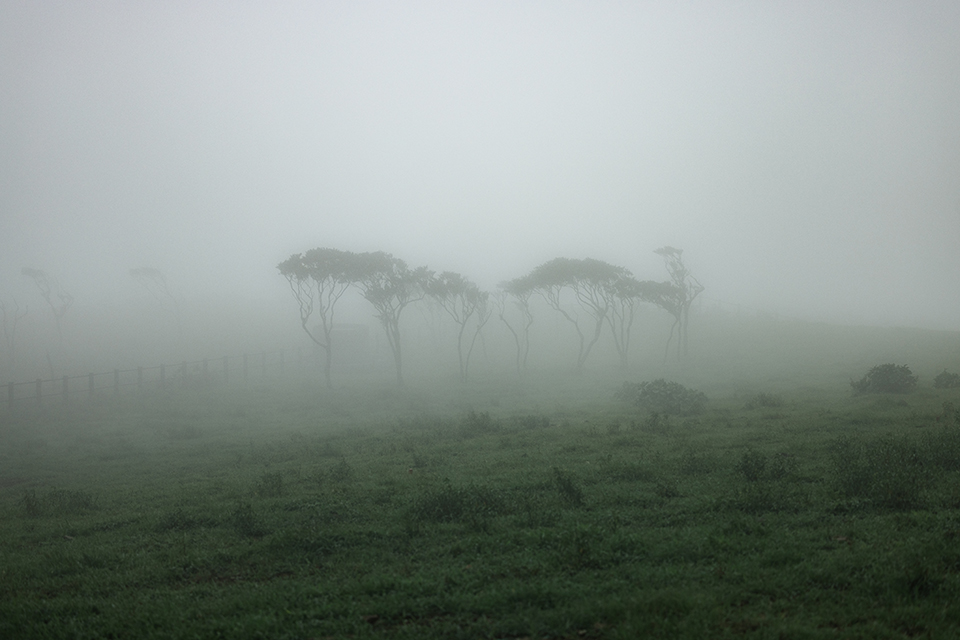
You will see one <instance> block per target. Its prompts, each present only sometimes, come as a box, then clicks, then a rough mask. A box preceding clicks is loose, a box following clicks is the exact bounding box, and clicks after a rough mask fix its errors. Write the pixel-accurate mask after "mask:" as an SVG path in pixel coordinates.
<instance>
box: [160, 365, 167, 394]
mask: <svg viewBox="0 0 960 640" xmlns="http://www.w3.org/2000/svg"><path fill="white" fill-rule="evenodd" d="M160 388H161V389H166V388H167V365H165V364H162V365H160Z"/></svg>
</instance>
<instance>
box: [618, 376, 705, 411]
mask: <svg viewBox="0 0 960 640" xmlns="http://www.w3.org/2000/svg"><path fill="white" fill-rule="evenodd" d="M614 397H615V398H617V399H618V400H624V401H626V402H632V403H634V404H635V405H637V406H638V407H640V408H641V409H645V410H647V411H649V412H651V413H662V414H664V415H671V416H692V415H696V414H698V413H703V410H704V407H705V405H706V402H707V396H705V395H704V394H703V392H701V391H696V390H694V389H688V388H687V387H685V386H683V385H682V384H680V383H679V382H669V381H667V380H664V379H663V378H658V379H656V380H654V381H653V382H640V383H633V382H624V383H623V386H622V387H620V389H619V390H618V391H617V392H616V393H615V394H614Z"/></svg>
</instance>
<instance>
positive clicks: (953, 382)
mask: <svg viewBox="0 0 960 640" xmlns="http://www.w3.org/2000/svg"><path fill="white" fill-rule="evenodd" d="M933 386H934V388H936V389H956V388H957V387H960V373H949V372H947V371H946V370H944V371H941V372H940V373H938V374H937V377H936V378H934V379H933Z"/></svg>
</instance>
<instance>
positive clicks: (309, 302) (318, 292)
mask: <svg viewBox="0 0 960 640" xmlns="http://www.w3.org/2000/svg"><path fill="white" fill-rule="evenodd" d="M352 261H353V258H352V254H350V253H348V252H345V251H340V250H338V249H327V248H317V249H310V250H309V251H307V252H306V253H295V254H293V255H292V256H290V257H289V258H287V259H286V260H284V261H283V262H281V263H280V264H278V265H277V269H279V270H280V275H282V276H283V277H284V278H286V279H287V283H288V284H289V285H290V291H291V292H292V293H293V297H294V299H295V300H296V301H297V304H298V305H299V306H300V326H301V327H303V330H304V332H305V333H306V334H307V335H308V336H310V339H311V340H313V342H314V343H316V344H317V345H318V346H319V347H321V348H322V349H323V352H324V362H323V378H324V381H325V382H326V385H327V387H332V386H333V381H332V379H331V376H330V369H331V363H332V361H333V344H332V341H331V334H332V332H333V316H334V310H335V307H336V304H337V301H338V300H340V298H341V297H342V296H343V294H344V292H345V291H346V290H347V288H348V287H349V286H350V284H351V269H352V264H351V262H352ZM314 312H316V314H317V316H319V318H320V333H318V332H317V331H316V330H311V328H310V326H309V323H310V318H311V317H312V316H313V314H314Z"/></svg>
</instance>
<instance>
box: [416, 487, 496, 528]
mask: <svg viewBox="0 0 960 640" xmlns="http://www.w3.org/2000/svg"><path fill="white" fill-rule="evenodd" d="M505 510H506V504H505V501H504V500H503V498H502V497H501V495H500V493H499V492H498V491H494V490H493V489H490V488H488V487H482V486H478V485H468V486H465V487H455V486H453V485H451V484H449V483H447V484H444V485H443V486H442V487H440V488H439V489H436V490H433V491H430V492H428V493H425V494H423V495H421V496H419V497H418V498H417V499H416V500H415V501H414V502H413V504H412V505H411V506H410V508H409V509H408V510H407V518H408V520H409V524H411V525H419V524H421V523H441V522H455V523H461V524H468V525H471V526H472V527H473V528H474V529H477V530H484V529H486V528H487V526H488V520H489V518H491V517H493V516H497V515H500V514H502V513H503V512H504V511H505Z"/></svg>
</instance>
